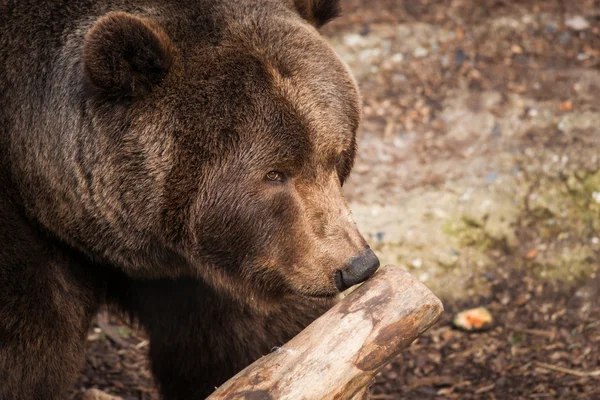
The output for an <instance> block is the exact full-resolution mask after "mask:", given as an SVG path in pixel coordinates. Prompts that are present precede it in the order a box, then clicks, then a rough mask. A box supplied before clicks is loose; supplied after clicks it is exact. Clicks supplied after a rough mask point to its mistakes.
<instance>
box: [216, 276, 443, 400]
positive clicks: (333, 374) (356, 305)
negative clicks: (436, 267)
mask: <svg viewBox="0 0 600 400" xmlns="http://www.w3.org/2000/svg"><path fill="white" fill-rule="evenodd" d="M442 311H443V307H442V303H441V302H440V300H439V299H438V298H437V297H435V295H434V294H433V293H431V291H430V290H429V289H427V288H426V287H425V286H424V285H423V284H422V283H420V282H419V281H417V280H416V279H415V278H414V277H413V276H412V275H410V274H409V273H408V272H406V271H403V270H402V269H400V268H398V267H395V266H390V265H388V266H386V267H384V268H381V269H380V270H379V271H377V273H376V274H375V275H374V276H373V277H372V278H371V279H369V280H368V281H367V282H365V283H364V284H363V285H362V286H360V287H359V288H358V289H356V290H355V291H354V292H352V293H351V294H349V295H348V296H347V297H345V298H344V299H343V300H341V301H340V302H339V303H338V304H336V305H335V306H334V307H333V308H331V310H329V311H328V312H327V313H325V314H323V315H322V316H321V317H320V318H318V319H317V320H315V321H314V322H313V323H312V324H310V325H309V326H308V327H307V328H306V329H304V330H303V331H302V332H300V333H299V334H298V335H297V336H296V337H294V338H293V339H292V340H290V341H289V342H288V343H286V344H285V345H283V346H282V347H280V348H279V349H278V350H276V351H275V352H273V353H271V354H269V355H267V356H265V357H262V358H261V359H259V360H257V361H256V362H254V363H253V364H252V365H250V366H248V367H247V368H246V369H244V370H243V371H241V372H240V373H238V374H237V375H236V376H234V377H233V378H231V379H230V380H228V381H227V382H225V384H223V385H222V386H221V387H219V388H218V389H217V390H216V391H215V392H214V393H213V394H212V395H210V396H209V397H208V399H210V400H217V399H246V400H259V399H273V400H275V399H277V400H284V399H287V400H300V399H306V400H316V399H340V400H342V399H348V400H351V399H361V398H363V394H364V391H365V388H366V387H367V386H368V385H369V384H370V383H371V381H372V380H373V378H374V376H375V375H376V374H377V373H378V372H379V371H380V370H381V369H382V368H383V367H384V366H385V365H386V364H388V363H389V362H390V361H392V360H393V359H394V357H396V355H398V353H400V351H402V350H403V349H405V348H407V347H408V346H409V345H410V344H411V343H412V342H413V341H414V340H415V339H416V338H417V337H418V336H419V335H421V334H422V333H423V332H424V331H425V330H427V329H428V328H429V327H430V326H431V325H433V324H434V323H435V321H437V319H438V318H439V316H440V315H441V313H442Z"/></svg>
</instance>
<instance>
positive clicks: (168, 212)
mask: <svg viewBox="0 0 600 400" xmlns="http://www.w3.org/2000/svg"><path fill="white" fill-rule="evenodd" d="M191 3H194V2H186V4H187V6H186V7H188V8H186V9H181V10H177V7H179V5H174V6H172V7H173V8H172V9H169V8H168V7H169V6H168V5H164V6H163V7H164V9H160V10H154V14H153V12H152V11H148V12H146V13H145V14H144V13H136V12H132V13H129V12H110V13H108V14H106V15H104V16H102V17H100V18H99V19H98V20H96V21H95V22H94V23H93V26H91V28H90V29H89V30H87V32H86V34H85V38H84V41H83V46H82V63H81V66H82V68H81V73H82V76H84V77H85V79H84V85H85V90H84V91H83V93H84V95H83V96H84V99H85V106H84V109H85V113H86V115H87V121H88V125H87V128H86V129H87V131H86V132H85V133H84V135H85V136H86V138H85V139H83V140H81V143H79V144H78V145H74V146H75V147H78V150H77V151H78V157H74V159H76V161H75V162H76V163H77V168H78V169H79V170H80V175H81V179H80V185H81V187H80V188H79V190H80V196H79V198H81V199H82V202H83V203H85V204H86V206H85V210H86V211H82V212H81V214H82V215H83V216H84V217H85V218H79V219H78V218H71V219H70V220H71V222H72V223H73V226H71V227H66V228H61V229H62V232H61V234H62V236H63V237H66V238H67V239H69V240H70V241H71V242H73V243H75V245H76V246H78V247H80V248H82V249H85V251H86V252H88V253H89V254H91V255H92V256H94V257H97V258H99V259H101V260H107V261H109V262H111V263H114V264H117V265H119V266H121V267H122V268H124V270H126V271H128V272H129V273H131V274H134V275H135V274H137V275H139V276H143V277H164V276H180V275H181V274H195V275H199V276H201V277H202V278H203V279H205V280H206V281H207V282H209V283H210V284H211V285H212V286H213V287H214V288H215V289H216V290H222V291H225V292H227V293H229V294H232V295H234V296H237V297H239V298H254V297H255V296H256V297H262V298H268V299H271V300H272V299H277V298H285V297H286V296H288V295H296V296H298V295H300V296H303V297H307V298H315V299H316V298H331V297H332V296H335V295H336V294H337V293H338V291H339V290H342V289H345V288H346V287H349V286H352V285H354V284H356V283H359V282H361V281H363V280H364V279H366V278H367V277H369V276H370V275H371V274H372V273H373V272H374V270H375V269H376V268H377V267H378V265H379V261H378V260H377V257H376V256H375V255H374V254H373V252H372V251H371V250H370V249H369V247H368V246H367V244H366V242H365V240H364V239H363V238H362V236H361V235H360V233H359V232H358V230H357V228H356V226H355V223H354V222H353V220H352V216H351V212H350V210H349V208H348V205H347V204H346V202H345V200H344V198H343V195H342V185H343V184H344V181H345V180H346V178H347V177H348V174H349V173H350V170H351V168H352V165H353V160H354V156H355V152H356V140H355V134H356V130H357V127H358V125H359V120H360V103H359V93H358V90H357V86H356V84H355V82H354V80H353V78H352V77H351V75H350V73H349V71H348V68H347V67H346V66H345V65H344V63H343V62H342V61H340V59H339V58H338V56H337V55H336V54H335V53H334V51H333V50H332V49H331V48H330V47H329V45H328V44H327V42H326V41H325V39H324V38H323V37H322V36H321V35H320V34H319V32H318V30H317V28H318V27H320V26H321V25H322V24H324V23H325V22H327V21H328V20H329V19H331V18H333V17H334V16H335V14H336V13H337V9H338V1H336V0H294V1H292V0H256V1H254V0H253V1H249V0H227V1H217V2H214V1H213V2H209V3H207V2H203V1H198V5H196V6H193V5H190V4H191ZM207 4H210V6H207ZM75 208H76V207H75ZM77 221H79V222H77ZM83 221H85V224H86V226H80V225H82V224H83ZM63 222H64V218H63ZM63 225H64V224H63ZM76 225H77V226H76Z"/></svg>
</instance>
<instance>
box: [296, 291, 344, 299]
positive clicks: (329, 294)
mask: <svg viewBox="0 0 600 400" xmlns="http://www.w3.org/2000/svg"><path fill="white" fill-rule="evenodd" d="M297 293H298V294H300V295H301V296H302V297H305V298H307V299H311V300H333V299H335V298H336V297H337V296H339V295H340V293H339V292H321V293H306V292H297Z"/></svg>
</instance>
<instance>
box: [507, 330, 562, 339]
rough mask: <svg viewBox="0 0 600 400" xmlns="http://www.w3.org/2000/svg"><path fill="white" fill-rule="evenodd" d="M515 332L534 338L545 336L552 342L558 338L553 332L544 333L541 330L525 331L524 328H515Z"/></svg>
mask: <svg viewBox="0 0 600 400" xmlns="http://www.w3.org/2000/svg"><path fill="white" fill-rule="evenodd" d="M513 330H514V331H515V332H518V333H526V334H528V335H533V336H544V337H547V338H548V339H550V340H552V339H554V338H555V337H556V332H552V331H543V330H541V329H524V328H515V329H513Z"/></svg>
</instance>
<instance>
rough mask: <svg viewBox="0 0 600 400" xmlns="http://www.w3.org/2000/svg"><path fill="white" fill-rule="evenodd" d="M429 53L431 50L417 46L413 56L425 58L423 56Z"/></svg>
mask: <svg viewBox="0 0 600 400" xmlns="http://www.w3.org/2000/svg"><path fill="white" fill-rule="evenodd" d="M428 54H429V51H428V50H427V49H426V48H424V47H417V48H416V49H415V50H414V51H413V56H414V57H415V58H423V57H427V55H428Z"/></svg>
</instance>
